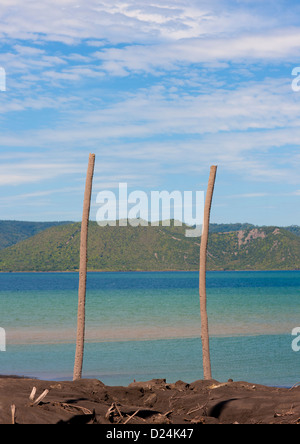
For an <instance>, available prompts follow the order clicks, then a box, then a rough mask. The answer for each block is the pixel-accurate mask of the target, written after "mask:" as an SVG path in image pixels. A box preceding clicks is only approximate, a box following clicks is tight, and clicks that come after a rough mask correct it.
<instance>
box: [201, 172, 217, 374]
mask: <svg viewBox="0 0 300 444" xmlns="http://www.w3.org/2000/svg"><path fill="white" fill-rule="evenodd" d="M216 174H217V167H216V166H212V167H211V169H210V176H209V181H208V187H207V194H206V200H205V208H204V219H203V231H202V236H201V247H200V273H199V294H200V312H201V340H202V355H203V373H204V379H212V375H211V362H210V351H209V330H208V316H207V306H206V261H207V245H208V236H209V222H210V210H211V204H212V198H213V192H214V186H215V181H216Z"/></svg>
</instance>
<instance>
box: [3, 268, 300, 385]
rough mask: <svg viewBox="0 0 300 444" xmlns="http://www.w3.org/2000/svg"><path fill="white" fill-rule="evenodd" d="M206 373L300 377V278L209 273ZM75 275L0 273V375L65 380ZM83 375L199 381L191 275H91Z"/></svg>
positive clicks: (290, 380)
mask: <svg viewBox="0 0 300 444" xmlns="http://www.w3.org/2000/svg"><path fill="white" fill-rule="evenodd" d="M207 287H208V291H207V296H208V314H209V324H210V334H211V358H212V369H213V377H214V378H215V379H218V380H220V381H226V380H227V379H228V378H232V379H234V380H248V381H249V382H253V383H261V384H267V385H277V386H279V385H280V386H291V385H293V384H295V383H297V382H299V379H300V352H299V353H296V352H294V351H293V350H292V348H291V344H292V340H293V339H294V338H293V337H292V336H291V332H292V330H293V328H294V327H297V326H300V304H299V299H300V272H299V271H295V272H210V273H208V279H207ZM77 289H78V274H76V273H37V274H34V273H20V274H18V273H2V274H0V307H1V308H0V310H1V313H0V327H2V328H5V330H6V334H7V351H6V352H1V353H0V373H2V374H18V375H25V376H35V377H39V378H42V379H53V380H60V379H70V378H71V377H72V372H73V364H74V354H75V345H74V343H75V338H76V317H77ZM86 308H87V323H86V347H85V358H84V375H83V376H84V377H88V378H90V377H95V378H98V379H100V380H102V381H103V382H104V383H106V384H108V385H127V384H129V383H130V382H132V381H133V379H136V380H148V379H152V378H166V379H167V380H168V381H169V382H174V381H176V380H178V379H182V380H185V381H187V382H192V381H194V380H196V379H201V378H202V377H203V373H202V356H201V341H200V325H201V324H200V308H199V294H198V273H194V272H162V273H156V272H153V273H134V272H133V273H89V275H88V289H87V306H86Z"/></svg>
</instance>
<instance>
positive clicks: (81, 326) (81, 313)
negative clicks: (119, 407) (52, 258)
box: [73, 154, 95, 381]
mask: <svg viewBox="0 0 300 444" xmlns="http://www.w3.org/2000/svg"><path fill="white" fill-rule="evenodd" d="M94 167H95V154H90V156H89V164H88V170H87V177H86V185H85V193H84V202H83V214H82V223H81V237H80V266H79V288H78V315H77V340H76V353H75V364H74V374H73V380H74V381H76V380H77V379H81V377H82V366H83V353H84V336H85V300H86V278H87V243H88V225H89V216H90V206H91V195H92V184H93V175H94Z"/></svg>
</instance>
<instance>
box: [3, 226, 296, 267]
mask: <svg viewBox="0 0 300 444" xmlns="http://www.w3.org/2000/svg"><path fill="white" fill-rule="evenodd" d="M243 227H244V229H239V230H237V231H225V228H224V230H221V232H215V229H214V228H215V227H213V228H212V230H211V234H210V238H209V246H208V269H209V270H293V269H298V270H299V269H300V236H297V235H296V234H294V233H292V232H291V231H288V230H286V229H283V228H276V227H261V228H258V227H253V226H251V225H250V226H248V225H246V226H245V225H243V226H242V228H243ZM239 228H241V227H239ZM227 229H230V226H227ZM79 244H80V223H72V224H65V225H59V226H52V227H51V228H48V229H46V230H44V231H41V232H39V233H38V234H36V235H35V236H33V237H30V238H28V239H26V240H24V241H21V242H19V243H17V244H16V245H13V246H11V247H9V248H5V249H3V250H1V251H0V271H76V270H78V268H79ZM199 247H200V239H199V238H187V237H185V227H174V226H171V227H162V226H159V227H150V226H149V227H131V226H127V227H99V226H98V225H97V223H96V222H91V223H90V226H89V252H88V269H89V270H90V271H97V270H99V271H130V270H132V271H150V270H160V271H162V270H198V268H199Z"/></svg>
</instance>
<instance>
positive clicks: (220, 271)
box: [0, 268, 300, 274]
mask: <svg viewBox="0 0 300 444" xmlns="http://www.w3.org/2000/svg"><path fill="white" fill-rule="evenodd" d="M295 271H300V269H297V268H296V269H291V270H281V269H280V270H207V273H245V272H247V273H272V272H274V273H279V272H295ZM25 273H26V274H29V273H32V274H40V273H49V274H51V273H61V274H64V273H76V274H78V273H79V270H65V271H61V270H60V271H47V270H46V271H32V270H31V271H0V274H25ZM87 273H199V270H117V271H116V270H88V271H87Z"/></svg>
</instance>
